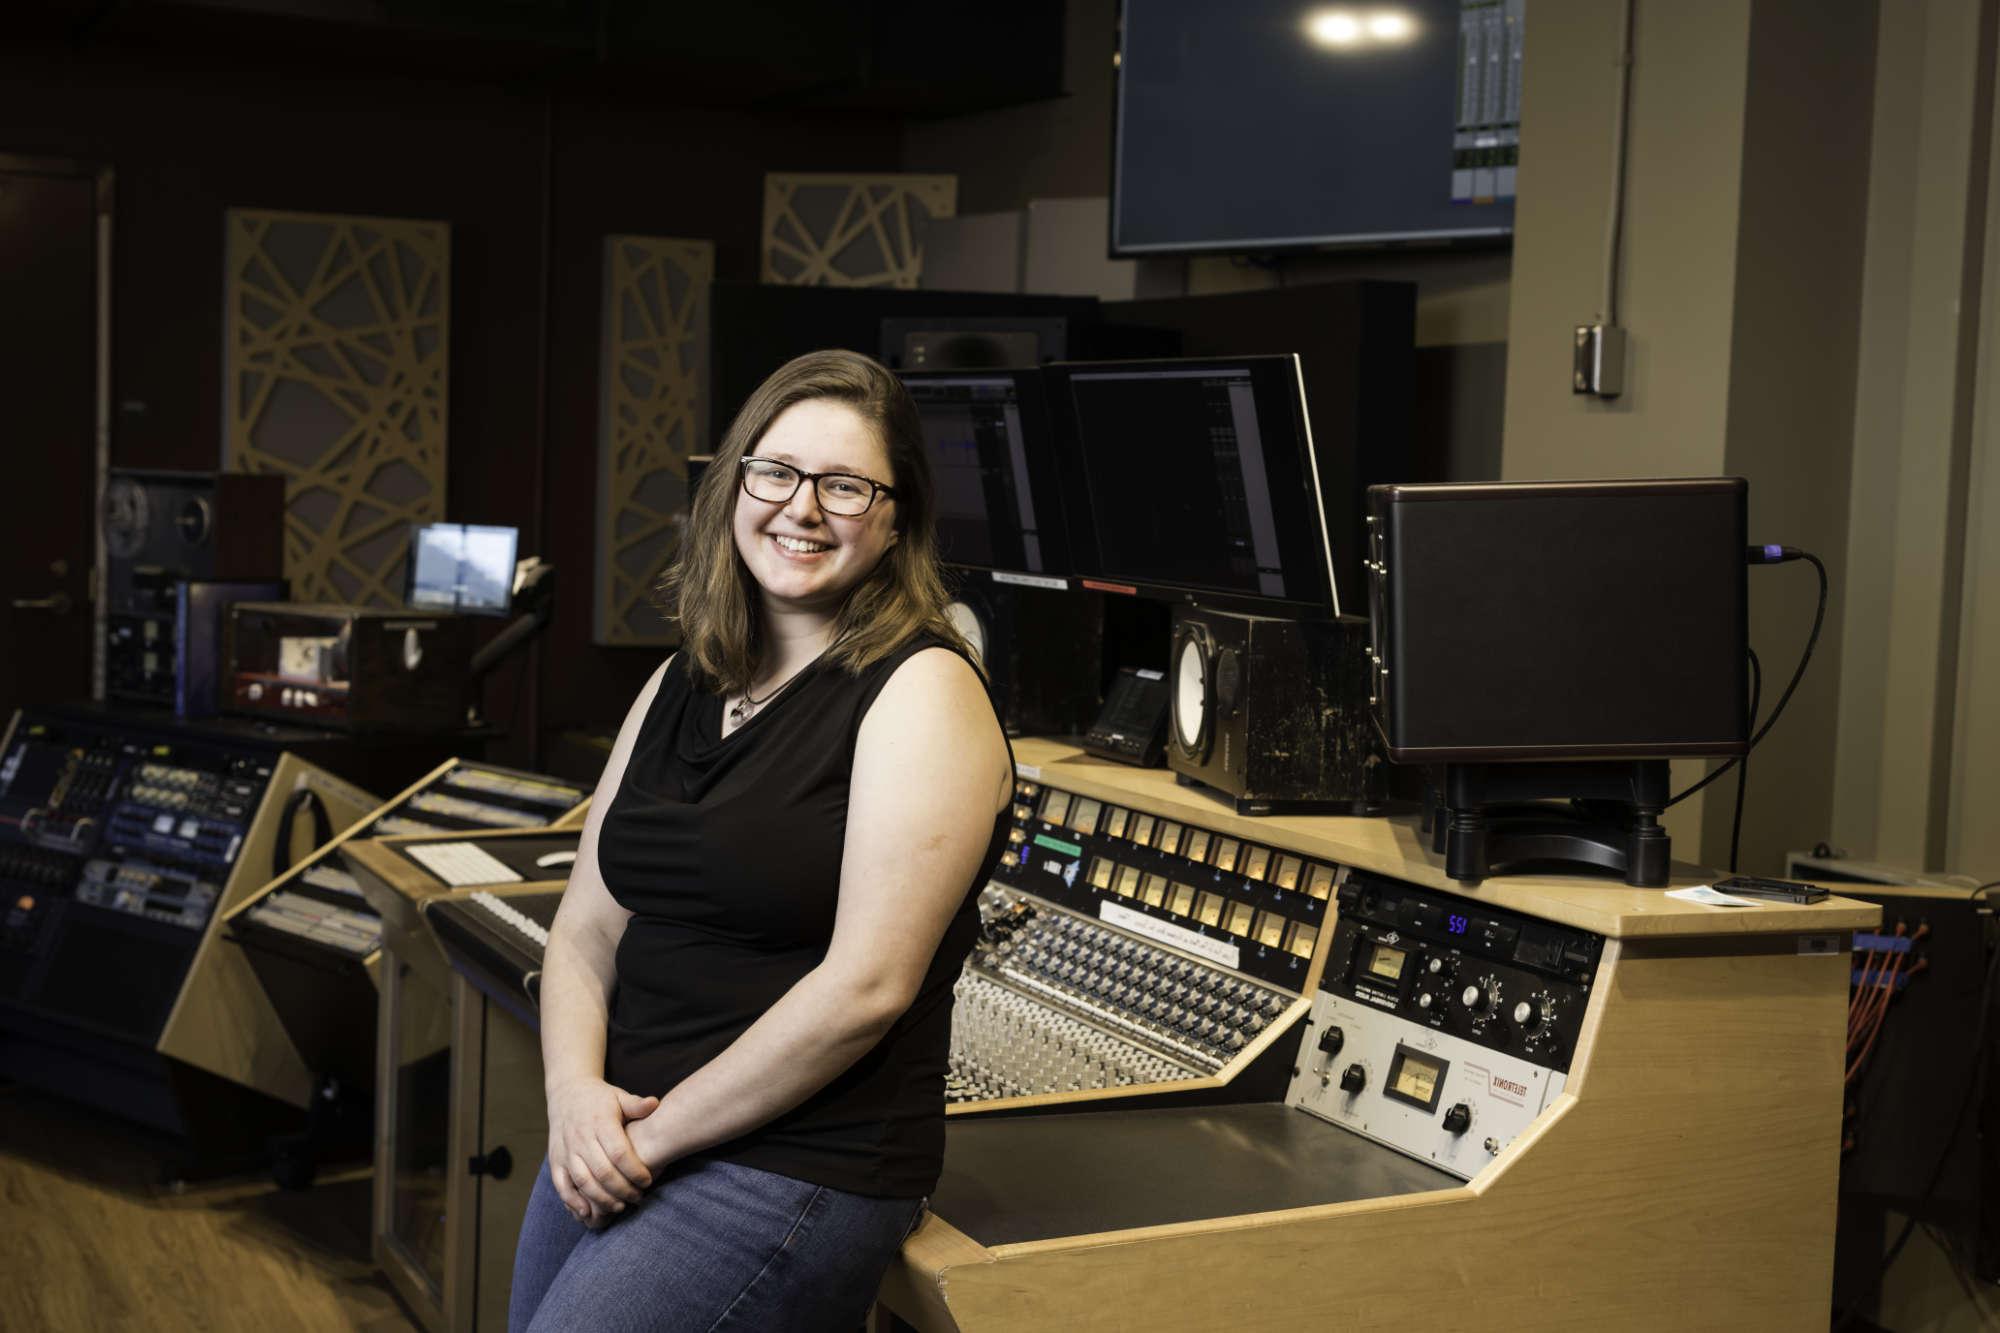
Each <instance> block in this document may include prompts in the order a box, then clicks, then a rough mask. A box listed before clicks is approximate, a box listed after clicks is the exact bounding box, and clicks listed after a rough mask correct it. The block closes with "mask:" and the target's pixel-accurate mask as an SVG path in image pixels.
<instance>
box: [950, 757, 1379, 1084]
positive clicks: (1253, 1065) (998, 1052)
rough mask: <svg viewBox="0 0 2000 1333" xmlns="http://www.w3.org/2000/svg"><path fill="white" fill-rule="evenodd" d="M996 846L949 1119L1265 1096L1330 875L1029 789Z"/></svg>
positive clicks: (1254, 847)
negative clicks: (1042, 1106) (1070, 1106)
mask: <svg viewBox="0 0 2000 1333" xmlns="http://www.w3.org/2000/svg"><path fill="white" fill-rule="evenodd" d="M1008 837H1009V844H1010V845H1009V847H1008V849H1007V850H1006V851H1005V852H1004V853H1003V854H1002V856H1001V862H1000V865H999V867H998V868H997V870H996V872H995V875H994V882H993V883H991V884H989V885H988V886H987V887H986V889H985V890H984V891H983V892H982V894H981V895H980V903H979V907H980V918H981V932H980V940H979V943H978V945H977V947H976V948H975V950H974V952H973V955H972V957H971V959H970V960H968V962H967V965H966V968H965V972H964V974H963V975H962V976H961V978H960V980H959V983H958V988H957V1006H956V1009H955V1012H954V1016H953V1022H952V1046H951V1066H950V1076H949V1079H948V1083H947V1096H948V1098H949V1099H950V1101H951V1102H952V1103H953V1104H954V1106H955V1108H956V1109H957V1110H959V1111H960V1112H961V1113H964V1112H971V1111H987V1110H1005V1109H1011V1105H1010V1104H1015V1103H1018V1102H1019V1101H1020V1100H1021V1099H1024V1098H1048V1097H1051V1096H1055V1097H1057V1098H1058V1099H1060V1100H1066V1101H1067V1100H1078V1099H1100V1098H1103V1097H1105V1096H1116V1095H1119V1093H1120V1090H1129V1091H1131V1092H1132V1093H1134V1094H1162V1093H1171V1092H1176V1091H1184V1092H1192V1091H1194V1090H1195V1089H1203V1090H1213V1089H1216V1088H1218V1087H1221V1086H1223V1085H1227V1087H1228V1091H1227V1092H1225V1093H1215V1094H1212V1095H1214V1096H1216V1097H1221V1098H1230V1099H1236V1100H1241V1099H1244V1098H1256V1097H1276V1096H1278V1095H1280V1092H1281V1090H1282V1087H1283V1082H1284V1078H1285V1076H1286V1074H1287V1072H1288V1070H1289V1068H1290V1065H1289V1061H1290V1057H1291V1052H1290V1049H1289V1047H1290V1044H1291V1043H1290V1042H1289V1041H1283V1040H1280V1036H1281V1033H1282V1031H1283V1029H1285V1028H1286V1027H1287V1026H1289V1024H1290V1022H1291V1021H1292V1020H1293V1019H1294V1018H1296V1017H1297V1016H1298V1015H1299V1013H1301V1012H1302V1011H1303V1008H1304V1006H1303V1005H1302V1004H1301V999H1302V997H1303V995H1304V993H1305V992H1306V990H1307V989H1308V987H1309V984H1310V976H1311V969H1312V964H1313V959H1314V955H1315V953H1316V951H1317V948H1318V944H1319V940H1320V935H1321V931H1322V927H1323V925H1324V922H1325V920H1326V917H1327V909H1328V906H1329V902H1330V899H1331V897H1332V894H1333V890H1334V888H1335V885H1336V884H1337V882H1338V879H1339V875H1338V872H1337V870H1336V868H1335V867H1333V866H1331V865H1328V864H1321V863H1314V862H1310V861H1307V860H1305V859H1303V858H1301V857H1298V856H1294V855H1291V854H1288V853H1284V852H1280V851H1275V850H1273V849H1272V848H1270V847H1267V846H1263V845H1260V844H1256V843H1247V842H1244V841H1242V840H1240V839H1237V838H1233V837H1229V836H1225V835H1223V834H1220V833H1217V832H1215V831H1213V830H1210V829H1205V828H1201V827H1199V826H1196V825H1189V824H1184V823H1181V822H1178V821H1175V820H1171V819H1163V818H1159V817H1157V816H1155V815H1152V814H1149V813H1146V812H1144V811H1140V810H1136V809H1131V808H1127V807H1124V806H1119V805H1115V804H1111V803H1108V802H1104V801H1099V800H1096V799H1094V798H1092V797H1089V796H1086V795H1083V794H1080V793H1076V792H1070V791H1066V790H1063V789H1061V788H1057V787H1049V786H1045V785H1044V784H1043V783H1041V782H1040V781H1038V780H1036V779H1035V778H1033V777H1028V776H1024V777H1023V778H1022V779H1021V780H1020V781H1019V782H1017V784H1016V787H1015V806H1014V819H1013V827H1012V829H1011V830H1010V832H1009V834H1008ZM1281 1048H1283V1049H1281ZM1176 1085H1179V1086H1178V1087H1177V1086H1176Z"/></svg>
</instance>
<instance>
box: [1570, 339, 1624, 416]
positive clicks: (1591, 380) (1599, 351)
mask: <svg viewBox="0 0 2000 1333" xmlns="http://www.w3.org/2000/svg"><path fill="white" fill-rule="evenodd" d="M1570 390H1571V392H1573V393H1586V394H1589V395H1591V396H1592V397H1594V398H1616V397H1617V396H1618V395H1619V394H1621V393H1623V392H1625V330H1623V329H1621V328H1617V327H1615V326H1613V325H1610V324H1579V325H1577V326H1576V344H1575V357H1574V363H1573V365H1572V366H1571V369H1570Z"/></svg>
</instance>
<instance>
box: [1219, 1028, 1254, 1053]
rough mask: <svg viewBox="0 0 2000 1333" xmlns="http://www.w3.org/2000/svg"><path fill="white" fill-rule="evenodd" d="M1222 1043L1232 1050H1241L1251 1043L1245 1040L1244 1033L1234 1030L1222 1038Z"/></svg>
mask: <svg viewBox="0 0 2000 1333" xmlns="http://www.w3.org/2000/svg"><path fill="white" fill-rule="evenodd" d="M1222 1044H1223V1045H1224V1046H1226V1047H1228V1048H1229V1049H1230V1050H1232V1051H1240V1050H1242V1049H1243V1048H1244V1047H1245V1046H1246V1045H1248V1044H1249V1043H1248V1042H1246V1041H1244V1040H1243V1034H1242V1033H1240V1032H1232V1033H1230V1034H1229V1035H1228V1036H1226V1037H1224V1038H1223V1039H1222Z"/></svg>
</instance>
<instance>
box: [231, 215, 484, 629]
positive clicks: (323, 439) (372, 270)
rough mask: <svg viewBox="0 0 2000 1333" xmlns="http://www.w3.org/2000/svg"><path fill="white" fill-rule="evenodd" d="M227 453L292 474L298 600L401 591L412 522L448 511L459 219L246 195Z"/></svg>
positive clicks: (395, 600) (234, 240) (394, 598)
mask: <svg viewBox="0 0 2000 1333" xmlns="http://www.w3.org/2000/svg"><path fill="white" fill-rule="evenodd" d="M223 225H224V228H225V233H226V241H225V245H224V255H225V269H224V279H223V301H224V315H223V395H224V400H225V401H224V404H223V421H224V440H223V464H224V466H225V467H226V468H228V469H229V470H231V471H237V472H266V473H269V472H275V473H278V474H280V475H282V476H283V477H284V478H285V575H286V577H287V578H288V579H290V580H291V585H292V589H291V590H292V597H293V599H294V600H296V601H312V602H349V603H358V604H360V605H365V606H399V605H401V604H402V600H403V586H402V585H403V565H404V561H405V558H406V554H407V548H408V526H409V524H411V523H429V522H436V521H438V520H440V519H442V518H443V517H444V516H445V515H444V503H445V411H446V392H447V389H448V379H447V373H446V368H447V364H448V361H449V356H450V345H449V331H450V311H451V292H450V281H451V229H450V227H449V225H448V224H446V223H443V222H424V221H414V220H409V219H402V218H372V217H354V216H349V215H346V214H337V213H334V214H323V213H285V212H271V211H267V210H263V209H247V208H232V209H230V210H228V212H227V213H226V215H225V218H224V224H223Z"/></svg>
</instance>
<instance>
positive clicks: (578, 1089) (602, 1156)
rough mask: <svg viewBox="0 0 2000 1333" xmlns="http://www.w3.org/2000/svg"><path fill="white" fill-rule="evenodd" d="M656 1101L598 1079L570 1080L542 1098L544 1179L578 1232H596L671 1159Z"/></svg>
mask: <svg viewBox="0 0 2000 1333" xmlns="http://www.w3.org/2000/svg"><path fill="white" fill-rule="evenodd" d="M659 1107H660V1099H659V1098H658V1097H641V1096H638V1095H636V1094H634V1093H630V1092H627V1091H625V1090H624V1089H623V1088H619V1087H614V1086H613V1085H611V1084H609V1083H606V1082H605V1081H604V1080H603V1079H575V1080H572V1081H570V1082H568V1083H564V1084H562V1085H560V1086H558V1087H556V1088H553V1089H551V1090H550V1092H549V1180H550V1182H551V1183H552V1184H554V1186H555V1187H556V1194H557V1195H558V1196H559V1197H560V1198H561V1199H562V1201H563V1206H564V1207H566V1208H568V1209H569V1210H570V1212H571V1213H572V1214H573V1215H574V1216H575V1217H576V1220H577V1221H579V1222H581V1223H583V1225H585V1226H587V1227H589V1228H591V1229H592V1230H596V1229H597V1228H599V1227H602V1226H605V1225H606V1224H608V1223H609V1222H610V1221H611V1219H612V1218H614V1217H616V1216H617V1215H618V1214H620V1213H622V1212H624V1211H625V1209H626V1207H627V1206H628V1205H630V1204H634V1203H637V1202H638V1201H639V1198H640V1196H641V1195H642V1194H644V1193H645V1191H646V1190H647V1189H648V1188H650V1187H651V1185H652V1183H653V1175H654V1173H655V1172H656V1171H658V1170H660V1168H662V1167H664V1166H665V1165H666V1164H667V1163H668V1162H669V1161H671V1160H672V1159H673V1156H674V1154H673V1152H672V1151H671V1149H670V1148H669V1147H668V1145H667V1144H666V1143H665V1141H664V1140H665V1126H664V1125H663V1124H662V1123H661V1122H660V1121H659V1120H658V1119H656V1118H655V1117H654V1115H653V1113H654V1112H655V1111H657V1110H658V1109H659Z"/></svg>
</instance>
